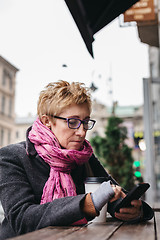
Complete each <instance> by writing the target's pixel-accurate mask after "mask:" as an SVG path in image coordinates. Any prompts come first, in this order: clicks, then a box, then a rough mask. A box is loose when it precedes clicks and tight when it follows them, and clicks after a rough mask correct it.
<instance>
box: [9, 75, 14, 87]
mask: <svg viewBox="0 0 160 240" xmlns="http://www.w3.org/2000/svg"><path fill="white" fill-rule="evenodd" d="M12 87H13V82H12V78H11V76H10V78H9V89H10V90H12Z"/></svg>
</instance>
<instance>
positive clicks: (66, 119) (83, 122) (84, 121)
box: [50, 115, 96, 130]
mask: <svg viewBox="0 0 160 240" xmlns="http://www.w3.org/2000/svg"><path fill="white" fill-rule="evenodd" d="M50 116H51V117H53V118H57V119H62V120H65V121H67V124H68V127H69V128H70V129H78V128H79V127H80V126H81V124H83V127H84V129H85V130H91V129H92V128H93V127H94V125H95V123H96V121H95V120H92V119H89V120H81V119H79V118H73V117H71V118H64V117H58V116H53V115H50ZM72 119H74V120H78V121H79V125H78V126H77V127H75V128H73V127H70V126H69V120H72ZM87 121H91V122H92V123H93V125H92V126H91V127H90V128H87V129H86V128H85V123H86V122H87Z"/></svg>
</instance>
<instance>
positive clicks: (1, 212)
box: [0, 203, 4, 224]
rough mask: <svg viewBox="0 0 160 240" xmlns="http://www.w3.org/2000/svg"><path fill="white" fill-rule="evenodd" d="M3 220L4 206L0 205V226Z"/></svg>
mask: <svg viewBox="0 0 160 240" xmlns="http://www.w3.org/2000/svg"><path fill="white" fill-rule="evenodd" d="M3 218H4V215H3V209H2V205H1V203H0V224H1V222H2V220H3Z"/></svg>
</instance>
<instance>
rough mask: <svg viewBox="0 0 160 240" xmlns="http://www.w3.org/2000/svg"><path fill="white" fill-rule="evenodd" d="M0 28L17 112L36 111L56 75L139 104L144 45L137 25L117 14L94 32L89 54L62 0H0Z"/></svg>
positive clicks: (106, 97)
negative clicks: (121, 21)
mask: <svg viewBox="0 0 160 240" xmlns="http://www.w3.org/2000/svg"><path fill="white" fill-rule="evenodd" d="M0 32H1V37H0V55H1V56H2V57H4V58H5V59H6V60H7V61H9V62H10V63H11V64H13V65H14V66H15V67H17V68H18V69H19V71H18V72H17V76H16V101H15V112H16V115H17V116H27V115H28V114H29V113H30V114H32V115H35V114H36V108H37V101H38V97H39V93H40V91H41V90H43V89H44V87H45V86H46V85H47V84H48V83H49V82H54V81H57V80H60V79H63V80H67V81H69V82H72V81H76V82H77V81H79V82H83V83H85V85H86V86H87V87H90V86H91V83H92V82H93V83H94V85H95V86H96V87H97V88H98V89H97V90H96V91H95V92H94V93H93V94H92V97H93V99H96V100H97V101H99V102H100V103H102V104H105V105H107V106H109V105H111V104H112V102H113V101H117V102H118V105H120V106H126V105H127V106H129V105H141V104H143V80H142V79H143V78H145V77H148V76H149V69H148V67H149V63H148V46H147V45H146V44H144V43H141V42H140V39H139V37H138V32H137V28H136V26H132V27H120V25H119V18H117V19H115V20H114V21H112V22H111V23H110V24H108V25H107V26H106V27H104V28H103V29H102V30H100V31H99V32H98V33H96V34H95V35H94V39H95V41H94V43H93V52H94V59H93V58H92V57H91V55H90V54H89V53H88V51H87V48H86V46H85V44H84V41H83V39H82V37H81V35H80V33H79V30H78V28H77V26H76V24H75V22H74V20H73V18H72V16H71V14H70V12H69V10H68V8H67V6H66V4H65V2H64V0H0ZM63 64H65V65H66V66H67V67H63ZM110 79H112V80H110Z"/></svg>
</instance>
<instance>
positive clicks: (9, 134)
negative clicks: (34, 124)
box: [8, 130, 11, 144]
mask: <svg viewBox="0 0 160 240" xmlns="http://www.w3.org/2000/svg"><path fill="white" fill-rule="evenodd" d="M10 143H11V131H10V130H8V144H10Z"/></svg>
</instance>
